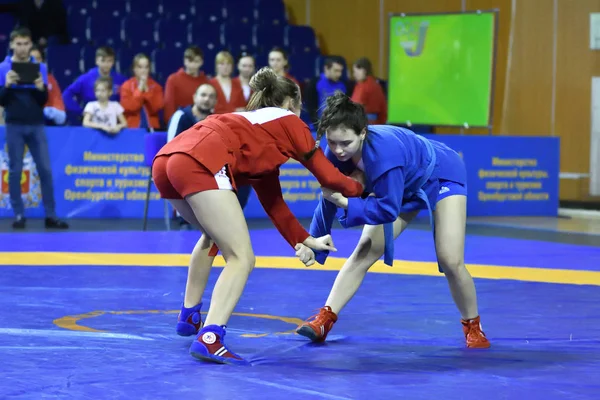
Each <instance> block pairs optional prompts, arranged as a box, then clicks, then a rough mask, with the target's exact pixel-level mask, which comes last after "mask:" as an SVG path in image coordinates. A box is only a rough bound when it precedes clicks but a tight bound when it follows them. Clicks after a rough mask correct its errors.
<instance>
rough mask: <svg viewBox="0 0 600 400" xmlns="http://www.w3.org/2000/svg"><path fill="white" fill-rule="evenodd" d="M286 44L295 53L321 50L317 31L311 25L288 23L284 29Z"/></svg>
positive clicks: (312, 52)
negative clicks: (316, 34)
mask: <svg viewBox="0 0 600 400" xmlns="http://www.w3.org/2000/svg"><path fill="white" fill-rule="evenodd" d="M284 38H285V45H286V47H288V48H289V49H290V50H291V51H292V53H295V54H314V53H318V52H319V46H318V44H317V38H316V36H315V31H314V30H313V28H312V27H310V26H300V25H288V26H286V28H285V30H284Z"/></svg>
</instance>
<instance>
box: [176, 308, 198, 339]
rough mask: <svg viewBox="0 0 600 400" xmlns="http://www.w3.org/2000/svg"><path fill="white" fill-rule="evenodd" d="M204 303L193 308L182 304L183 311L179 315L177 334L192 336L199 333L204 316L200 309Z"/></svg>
mask: <svg viewBox="0 0 600 400" xmlns="http://www.w3.org/2000/svg"><path fill="white" fill-rule="evenodd" d="M201 308H202V303H200V304H198V305H197V306H195V307H192V308H185V307H184V306H181V311H180V312H179V316H178V317H177V334H178V335H179V336H192V335H196V334H198V331H199V330H200V328H202V317H201V316H200V309H201Z"/></svg>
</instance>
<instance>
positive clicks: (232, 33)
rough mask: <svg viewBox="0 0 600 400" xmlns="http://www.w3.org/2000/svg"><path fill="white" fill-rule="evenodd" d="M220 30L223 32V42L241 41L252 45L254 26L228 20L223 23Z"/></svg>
mask: <svg viewBox="0 0 600 400" xmlns="http://www.w3.org/2000/svg"><path fill="white" fill-rule="evenodd" d="M221 31H222V33H223V43H225V44H230V43H231V42H235V43H243V44H245V45H246V46H252V47H253V46H254V40H253V35H254V26H253V25H248V24H237V23H231V22H228V23H227V24H223V25H222V28H221Z"/></svg>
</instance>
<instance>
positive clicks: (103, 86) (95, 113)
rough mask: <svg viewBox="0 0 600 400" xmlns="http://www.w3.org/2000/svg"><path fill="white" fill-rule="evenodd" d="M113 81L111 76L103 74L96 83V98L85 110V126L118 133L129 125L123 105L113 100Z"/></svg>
mask: <svg viewBox="0 0 600 400" xmlns="http://www.w3.org/2000/svg"><path fill="white" fill-rule="evenodd" d="M112 88H113V82H112V79H111V77H110V76H101V77H100V78H98V79H97V80H96V82H95V83H94V91H95V94H96V100H95V101H90V102H89V103H87V104H86V105H85V109H84V110H83V126H85V127H87V128H94V129H100V130H102V131H104V132H106V133H108V134H111V135H116V134H117V133H119V132H121V130H122V129H123V128H125V127H127V121H126V120H125V116H124V115H123V111H124V110H123V107H122V106H121V104H119V102H117V101H111V100H110V97H111V96H112V90H113V89H112Z"/></svg>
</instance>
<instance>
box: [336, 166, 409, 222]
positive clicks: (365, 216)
mask: <svg viewBox="0 0 600 400" xmlns="http://www.w3.org/2000/svg"><path fill="white" fill-rule="evenodd" d="M373 193H375V195H374V196H368V197H367V198H365V199H361V198H358V197H352V198H349V199H348V209H347V210H346V212H345V215H344V216H342V217H341V218H340V223H341V224H342V226H343V227H344V228H351V227H353V226H358V225H381V224H386V223H389V222H394V221H395V220H396V218H398V216H399V215H400V210H401V208H402V198H403V196H404V171H403V170H402V167H396V168H392V169H390V170H388V171H387V172H385V173H384V174H383V175H381V176H380V177H379V178H378V179H377V180H376V181H375V182H373Z"/></svg>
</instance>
